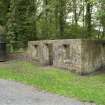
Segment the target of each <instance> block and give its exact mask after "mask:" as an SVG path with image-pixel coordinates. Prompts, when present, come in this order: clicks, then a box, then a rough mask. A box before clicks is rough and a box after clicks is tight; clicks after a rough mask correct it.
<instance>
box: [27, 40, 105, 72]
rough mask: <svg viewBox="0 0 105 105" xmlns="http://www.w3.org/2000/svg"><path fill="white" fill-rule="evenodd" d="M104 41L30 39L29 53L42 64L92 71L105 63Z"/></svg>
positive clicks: (76, 70)
mask: <svg viewBox="0 0 105 105" xmlns="http://www.w3.org/2000/svg"><path fill="white" fill-rule="evenodd" d="M104 43H105V42H104V41H98V40H85V39H84V40H83V39H65V40H43V41H30V42H29V44H28V54H29V56H30V57H31V59H32V60H34V61H35V62H36V63H38V64H41V65H46V66H47V65H52V66H54V67H59V68H63V69H67V70H70V71H74V72H77V73H80V74H82V73H90V72H93V71H95V70H97V69H99V68H101V67H102V66H104V65H105V45H104Z"/></svg>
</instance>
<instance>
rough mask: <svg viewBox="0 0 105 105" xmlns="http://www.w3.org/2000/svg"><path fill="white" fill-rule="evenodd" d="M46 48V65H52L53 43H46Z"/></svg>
mask: <svg viewBox="0 0 105 105" xmlns="http://www.w3.org/2000/svg"><path fill="white" fill-rule="evenodd" d="M46 46H47V48H48V58H49V61H48V65H53V45H52V44H46Z"/></svg>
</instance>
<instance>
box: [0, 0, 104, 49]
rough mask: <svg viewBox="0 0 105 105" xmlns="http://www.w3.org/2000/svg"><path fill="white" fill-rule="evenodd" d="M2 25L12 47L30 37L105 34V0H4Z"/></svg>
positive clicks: (0, 11)
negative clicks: (95, 9)
mask: <svg viewBox="0 0 105 105" xmlns="http://www.w3.org/2000/svg"><path fill="white" fill-rule="evenodd" d="M94 8H97V11H96V13H93V12H92V11H93V10H94ZM69 14H73V15H72V16H71V17H68V15H69ZM95 19H97V20H95ZM67 20H69V21H68V22H67ZM94 21H95V22H94ZM79 24H82V25H81V26H80V25H79ZM0 25H2V26H3V27H5V29H6V33H7V34H6V39H7V42H8V46H9V48H11V49H12V50H13V49H14V48H16V49H17V48H20V47H22V48H24V47H26V46H27V42H28V41H30V40H40V39H41V40H42V39H62V38H65V39H67V38H96V37H97V33H99V34H98V38H105V0H1V1H0ZM96 27H98V28H100V27H102V28H103V29H102V30H101V32H100V31H98V30H95V28H96ZM93 28H94V29H93ZM97 31H98V32H97ZM94 34H95V35H94Z"/></svg>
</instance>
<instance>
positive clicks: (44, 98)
mask: <svg viewBox="0 0 105 105" xmlns="http://www.w3.org/2000/svg"><path fill="white" fill-rule="evenodd" d="M0 105H95V104H89V103H82V102H79V101H76V100H74V99H69V98H66V97H63V96H58V95H54V94H50V93H46V92H43V91H42V92H40V91H38V90H37V89H34V88H33V87H31V86H27V85H24V84H21V83H18V82H14V81H7V80H0Z"/></svg>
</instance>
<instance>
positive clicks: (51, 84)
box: [0, 61, 105, 105]
mask: <svg viewBox="0 0 105 105" xmlns="http://www.w3.org/2000/svg"><path fill="white" fill-rule="evenodd" d="M0 78H1V79H9V80H16V81H21V82H23V83H26V84H29V85H33V86H35V87H36V88H39V89H43V90H46V91H49V92H53V93H57V94H59V95H64V96H68V97H75V98H77V99H79V100H82V101H88V102H94V103H97V105H105V74H104V73H103V74H97V75H94V76H79V75H77V74H73V73H70V72H68V71H64V70H60V69H55V68H44V67H39V66H36V65H33V64H31V63H28V62H19V61H17V62H7V63H5V64H0Z"/></svg>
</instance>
